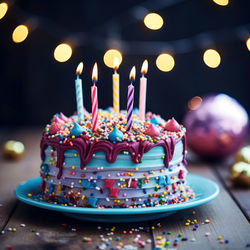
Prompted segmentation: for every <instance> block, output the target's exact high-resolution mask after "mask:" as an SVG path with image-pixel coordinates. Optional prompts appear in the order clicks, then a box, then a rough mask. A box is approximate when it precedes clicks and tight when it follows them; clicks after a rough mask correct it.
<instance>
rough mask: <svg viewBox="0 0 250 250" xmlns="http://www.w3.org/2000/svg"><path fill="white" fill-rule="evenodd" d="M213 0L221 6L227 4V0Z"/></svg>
mask: <svg viewBox="0 0 250 250" xmlns="http://www.w3.org/2000/svg"><path fill="white" fill-rule="evenodd" d="M213 1H214V2H215V3H217V4H218V5H221V6H227V5H228V3H229V0H213Z"/></svg>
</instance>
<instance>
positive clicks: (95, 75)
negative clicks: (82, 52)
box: [92, 63, 98, 82]
mask: <svg viewBox="0 0 250 250" xmlns="http://www.w3.org/2000/svg"><path fill="white" fill-rule="evenodd" d="M97 72H98V71H97V63H95V64H94V67H93V71H92V81H94V82H96V81H97V80H98V73H97Z"/></svg>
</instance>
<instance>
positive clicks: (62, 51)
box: [54, 43, 72, 62]
mask: <svg viewBox="0 0 250 250" xmlns="http://www.w3.org/2000/svg"><path fill="white" fill-rule="evenodd" d="M71 56H72V48H71V46H70V45H69V44H67V43H61V44H59V45H58V46H57V47H56V48H55V50H54V57H55V59H56V60H57V61H58V62H66V61H68V60H69V59H70V57H71Z"/></svg>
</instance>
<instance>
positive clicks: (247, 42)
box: [246, 37, 250, 51]
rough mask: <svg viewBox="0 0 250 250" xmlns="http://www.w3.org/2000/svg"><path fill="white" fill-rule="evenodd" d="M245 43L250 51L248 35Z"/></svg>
mask: <svg viewBox="0 0 250 250" xmlns="http://www.w3.org/2000/svg"><path fill="white" fill-rule="evenodd" d="M246 45H247V48H248V50H249V51H250V37H249V38H248V39H247V41H246Z"/></svg>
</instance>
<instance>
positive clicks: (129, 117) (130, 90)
mask: <svg viewBox="0 0 250 250" xmlns="http://www.w3.org/2000/svg"><path fill="white" fill-rule="evenodd" d="M129 78H130V81H131V83H130V85H129V86H128V102H127V131H129V130H130V129H131V127H132V116H133V108H134V86H133V82H134V80H135V66H134V67H133V68H132V69H131V71H130V76H129Z"/></svg>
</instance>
